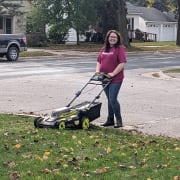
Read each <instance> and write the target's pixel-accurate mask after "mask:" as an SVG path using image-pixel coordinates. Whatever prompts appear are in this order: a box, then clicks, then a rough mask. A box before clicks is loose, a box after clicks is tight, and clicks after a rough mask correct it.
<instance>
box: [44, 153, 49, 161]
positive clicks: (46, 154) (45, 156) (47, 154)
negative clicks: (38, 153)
mask: <svg viewBox="0 0 180 180" xmlns="http://www.w3.org/2000/svg"><path fill="white" fill-rule="evenodd" d="M49 155H50V152H48V151H46V152H44V155H43V159H44V160H46V159H48V157H49Z"/></svg>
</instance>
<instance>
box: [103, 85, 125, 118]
mask: <svg viewBox="0 0 180 180" xmlns="http://www.w3.org/2000/svg"><path fill="white" fill-rule="evenodd" d="M121 85H122V82H120V83H111V84H109V85H108V86H107V87H106V88H105V89H104V92H105V94H106V97H107V100H108V118H114V115H115V117H116V119H117V120H119V119H121V107H120V103H119V101H118V99H117V98H118V93H119V90H120V88H121Z"/></svg>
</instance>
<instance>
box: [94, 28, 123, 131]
mask: <svg viewBox="0 0 180 180" xmlns="http://www.w3.org/2000/svg"><path fill="white" fill-rule="evenodd" d="M125 63H126V53H125V48H124V46H123V44H122V38H121V35H120V34H119V33H118V32H117V31H116V30H110V31H108V32H107V34H106V39H105V46H104V47H103V48H102V49H101V51H100V53H99V55H98V58H97V65H96V72H97V73H98V72H103V73H107V74H108V75H109V76H110V77H112V81H111V83H110V85H109V86H108V87H107V88H105V90H104V91H105V94H106V97H107V100H108V117H107V121H106V122H105V123H104V124H103V126H113V125H114V128H120V127H122V126H123V124H122V117H121V108H120V103H119V101H118V99H117V98H118V93H119V90H120V88H121V85H122V82H123V78H124V65H125ZM114 116H115V118H116V120H115V121H114Z"/></svg>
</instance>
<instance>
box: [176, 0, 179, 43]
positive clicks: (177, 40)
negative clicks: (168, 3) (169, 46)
mask: <svg viewBox="0 0 180 180" xmlns="http://www.w3.org/2000/svg"><path fill="white" fill-rule="evenodd" d="M176 45H178V46H180V0H178V29H177V39H176Z"/></svg>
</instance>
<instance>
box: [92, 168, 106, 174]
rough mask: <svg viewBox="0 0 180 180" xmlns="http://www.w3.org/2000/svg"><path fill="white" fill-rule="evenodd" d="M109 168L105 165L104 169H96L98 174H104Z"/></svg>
mask: <svg viewBox="0 0 180 180" xmlns="http://www.w3.org/2000/svg"><path fill="white" fill-rule="evenodd" d="M108 169H109V167H104V168H102V169H96V171H95V173H96V174H103V173H105V172H107V171H108Z"/></svg>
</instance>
